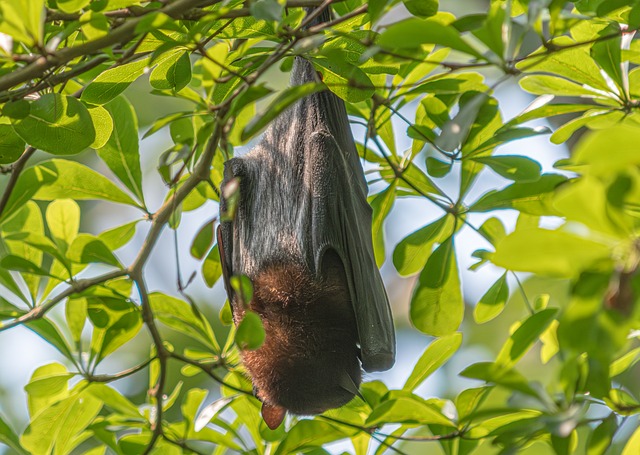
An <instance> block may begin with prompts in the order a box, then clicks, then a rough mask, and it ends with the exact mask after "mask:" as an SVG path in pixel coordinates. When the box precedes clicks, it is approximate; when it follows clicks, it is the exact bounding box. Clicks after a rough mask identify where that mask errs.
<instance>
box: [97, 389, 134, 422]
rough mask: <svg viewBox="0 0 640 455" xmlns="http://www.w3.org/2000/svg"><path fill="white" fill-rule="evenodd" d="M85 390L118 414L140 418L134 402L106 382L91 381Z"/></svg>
mask: <svg viewBox="0 0 640 455" xmlns="http://www.w3.org/2000/svg"><path fill="white" fill-rule="evenodd" d="M87 391H88V392H89V393H90V394H91V395H93V396H94V397H96V398H97V399H99V400H100V401H102V402H103V403H104V404H105V406H107V407H109V408H111V409H112V410H114V411H116V412H118V413H119V414H122V415H124V416H127V417H130V418H132V419H141V418H142V414H141V412H140V411H139V410H138V407H137V406H136V405H135V404H133V403H132V402H131V401H129V399H128V398H126V397H125V396H123V395H121V394H120V392H118V391H117V390H115V389H114V388H113V387H109V386H108V385H107V384H101V383H98V382H95V383H92V384H91V385H90V386H89V387H88V388H87Z"/></svg>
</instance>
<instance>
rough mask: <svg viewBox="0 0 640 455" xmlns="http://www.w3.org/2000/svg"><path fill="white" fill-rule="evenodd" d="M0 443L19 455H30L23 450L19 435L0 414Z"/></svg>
mask: <svg viewBox="0 0 640 455" xmlns="http://www.w3.org/2000/svg"><path fill="white" fill-rule="evenodd" d="M0 443H2V444H4V445H6V446H8V447H9V449H11V450H14V451H15V452H16V453H17V454H18V455H29V453H28V452H27V451H26V450H24V449H23V448H22V446H21V445H20V440H19V439H18V435H17V434H16V433H15V432H14V431H13V429H11V427H10V426H9V425H7V423H6V422H5V419H4V418H3V416H2V414H0Z"/></svg>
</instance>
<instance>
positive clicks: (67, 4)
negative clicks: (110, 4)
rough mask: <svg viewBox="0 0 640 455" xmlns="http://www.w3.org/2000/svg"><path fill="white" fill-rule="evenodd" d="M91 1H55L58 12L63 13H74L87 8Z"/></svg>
mask: <svg viewBox="0 0 640 455" xmlns="http://www.w3.org/2000/svg"><path fill="white" fill-rule="evenodd" d="M90 1H91V0H57V2H56V4H57V5H58V8H59V9H60V11H64V12H65V13H75V12H78V11H80V10H81V9H82V8H84V7H85V6H87V5H88V4H89V2H90Z"/></svg>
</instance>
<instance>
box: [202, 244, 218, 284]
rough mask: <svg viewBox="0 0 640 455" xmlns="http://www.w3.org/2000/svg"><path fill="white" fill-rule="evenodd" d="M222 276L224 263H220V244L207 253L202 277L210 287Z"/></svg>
mask: <svg viewBox="0 0 640 455" xmlns="http://www.w3.org/2000/svg"><path fill="white" fill-rule="evenodd" d="M221 276H222V264H221V263H220V252H219V250H218V244H216V245H214V247H213V248H211V250H210V251H209V254H207V257H206V258H205V259H204V262H203V263H202V278H203V279H204V282H205V283H206V284H207V286H209V287H210V288H211V287H213V285H214V284H216V282H217V281H218V280H219V279H220V277H221Z"/></svg>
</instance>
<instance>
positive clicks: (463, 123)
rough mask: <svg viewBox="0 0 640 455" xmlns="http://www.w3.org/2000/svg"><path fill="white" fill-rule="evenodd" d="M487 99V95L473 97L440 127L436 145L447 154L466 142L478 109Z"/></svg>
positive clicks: (479, 94)
mask: <svg viewBox="0 0 640 455" xmlns="http://www.w3.org/2000/svg"><path fill="white" fill-rule="evenodd" d="M488 99H489V95H487V94H486V93H477V94H475V95H473V98H471V99H470V100H469V101H468V102H467V103H465V104H464V105H463V106H461V108H460V110H459V111H458V113H457V114H456V116H455V117H454V118H452V119H451V120H449V121H448V122H447V123H446V124H445V125H444V126H443V127H442V132H441V133H440V135H439V136H438V137H437V138H436V145H437V146H438V147H439V148H440V149H442V150H444V151H447V152H453V151H454V150H456V149H458V148H460V147H461V146H462V145H463V144H464V143H465V142H466V140H467V137H468V136H469V132H470V131H471V127H472V126H473V124H474V123H475V122H476V118H477V117H478V113H479V112H480V109H482V106H483V105H484V104H485V103H486V102H487V100H488Z"/></svg>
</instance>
